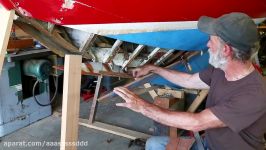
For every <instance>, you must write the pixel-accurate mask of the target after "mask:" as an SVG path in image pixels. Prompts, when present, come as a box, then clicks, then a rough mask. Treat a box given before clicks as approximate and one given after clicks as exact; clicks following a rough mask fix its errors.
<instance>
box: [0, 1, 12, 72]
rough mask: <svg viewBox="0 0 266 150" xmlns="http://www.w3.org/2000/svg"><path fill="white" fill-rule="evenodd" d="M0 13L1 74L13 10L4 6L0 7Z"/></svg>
mask: <svg viewBox="0 0 266 150" xmlns="http://www.w3.org/2000/svg"><path fill="white" fill-rule="evenodd" d="M1 6H2V5H1ZM0 14H1V27H0V75H1V72H2V67H3V64H4V60H5V54H6V49H7V44H8V40H9V37H10V31H11V27H12V24H13V18H14V15H15V11H14V10H9V11H8V10H6V9H5V8H3V7H0Z"/></svg>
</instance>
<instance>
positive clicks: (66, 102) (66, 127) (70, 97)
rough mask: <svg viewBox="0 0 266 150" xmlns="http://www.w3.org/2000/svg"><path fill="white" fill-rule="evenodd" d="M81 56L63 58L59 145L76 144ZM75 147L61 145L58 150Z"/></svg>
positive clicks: (73, 148) (73, 147) (74, 148)
mask: <svg viewBox="0 0 266 150" xmlns="http://www.w3.org/2000/svg"><path fill="white" fill-rule="evenodd" d="M81 60H82V56H81V55H66V56H65V72H64V85H63V106H62V123H61V143H68V142H77V140H78V121H79V120H78V118H79V104H80V82H81V74H80V72H81ZM76 149H77V147H76V146H75V145H66V144H62V145H61V146H60V150H76Z"/></svg>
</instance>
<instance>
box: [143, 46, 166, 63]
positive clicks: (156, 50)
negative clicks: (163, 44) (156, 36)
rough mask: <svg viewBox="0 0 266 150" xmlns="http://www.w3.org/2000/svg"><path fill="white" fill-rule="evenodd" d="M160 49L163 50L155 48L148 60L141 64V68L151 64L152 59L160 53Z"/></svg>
mask: <svg viewBox="0 0 266 150" xmlns="http://www.w3.org/2000/svg"><path fill="white" fill-rule="evenodd" d="M160 49H161V48H159V47H156V48H155V49H154V50H153V51H152V52H151V53H150V54H149V56H148V58H147V59H145V60H144V61H143V62H142V63H141V64H140V66H143V65H145V64H147V63H149V62H150V61H151V59H152V58H153V57H154V56H155V55H156V54H157V53H158V52H159V50H160Z"/></svg>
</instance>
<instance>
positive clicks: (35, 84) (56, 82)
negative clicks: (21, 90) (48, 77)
mask: <svg viewBox="0 0 266 150" xmlns="http://www.w3.org/2000/svg"><path fill="white" fill-rule="evenodd" d="M53 79H54V78H53ZM40 82H41V81H39V80H36V82H35V83H34V86H33V88H32V96H33V98H34V100H35V102H36V103H37V104H38V105H40V106H49V105H51V104H52V103H53V101H54V99H55V97H56V95H57V90H58V76H56V79H54V85H55V93H54V96H53V97H52V99H51V100H50V103H48V104H41V103H40V102H39V100H38V99H37V97H36V96H35V89H36V86H37V84H38V83H40Z"/></svg>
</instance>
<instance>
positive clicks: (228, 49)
mask: <svg viewBox="0 0 266 150" xmlns="http://www.w3.org/2000/svg"><path fill="white" fill-rule="evenodd" d="M232 52H233V50H232V47H231V46H229V45H227V44H225V45H224V49H223V54H224V56H226V57H228V56H231V55H232Z"/></svg>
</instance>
